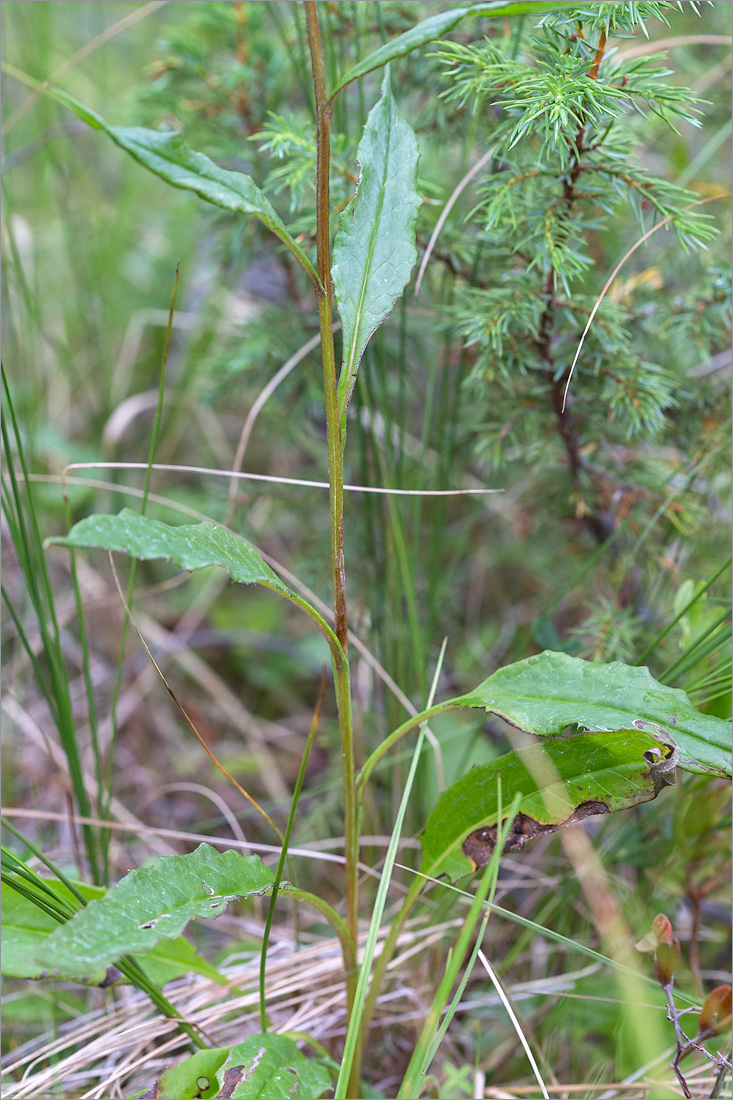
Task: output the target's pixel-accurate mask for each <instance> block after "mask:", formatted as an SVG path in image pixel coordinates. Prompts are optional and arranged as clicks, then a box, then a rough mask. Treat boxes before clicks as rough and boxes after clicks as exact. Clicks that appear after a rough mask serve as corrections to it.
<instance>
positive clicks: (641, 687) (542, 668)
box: [455, 650, 731, 776]
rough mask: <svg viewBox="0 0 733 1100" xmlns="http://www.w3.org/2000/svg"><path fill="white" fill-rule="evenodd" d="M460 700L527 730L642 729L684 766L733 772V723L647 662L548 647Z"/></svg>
mask: <svg viewBox="0 0 733 1100" xmlns="http://www.w3.org/2000/svg"><path fill="white" fill-rule="evenodd" d="M455 704H456V706H462V707H484V708H485V709H486V710H487V711H491V712H492V713H493V714H497V715H499V717H500V718H504V719H505V720H506V721H507V722H509V723H510V724H511V725H513V726H517V727H518V728H519V729H521V730H526V731H527V732H528V733H534V734H537V735H539V736H544V737H552V736H554V735H556V734H559V733H562V731H563V730H564V729H565V727H566V726H572V725H575V726H579V727H581V728H582V729H584V730H587V731H588V732H589V733H600V732H604V731H612V730H619V729H640V730H648V731H649V732H651V733H657V734H659V735H660V736H661V738H662V739H663V740H664V741H666V742H667V743H669V744H674V745H676V746H677V749H678V753H679V759H678V764H679V766H680V767H681V768H683V769H684V770H685V771H691V772H703V773H708V774H712V775H720V776H730V775H731V725H730V722H726V721H725V720H724V719H722V718H716V717H715V716H714V715H712V714H702V713H701V712H700V711H699V710H696V709H695V707H693V705H692V703H691V702H690V700H689V699H688V698H687V695H686V694H685V693H684V691H681V690H679V689H678V688H671V687H667V686H666V685H664V684H660V683H659V682H658V681H657V680H655V679H654V678H653V676H652V675H651V673H650V672H649V669H648V668H645V667H643V666H642V667H633V668H632V667H630V666H629V665H625V664H622V663H621V662H620V661H614V662H613V663H612V664H597V663H595V662H593V661H583V660H581V659H580V658H578V657H570V656H569V655H568V654H567V653H558V652H555V651H552V650H546V651H545V652H544V653H539V654H538V655H537V656H536V657H528V658H527V659H526V660H524V661H518V662H517V663H516V664H513V665H507V666H506V667H505V668H500V669H499V670H498V671H497V672H495V673H493V675H491V676H489V678H488V680H484V682H483V683H482V684H479V686H478V687H477V688H476V689H475V690H474V691H471V692H469V693H468V694H467V695H463V696H461V698H460V699H456V700H455Z"/></svg>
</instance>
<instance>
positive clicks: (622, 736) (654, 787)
mask: <svg viewBox="0 0 733 1100" xmlns="http://www.w3.org/2000/svg"><path fill="white" fill-rule="evenodd" d="M674 763H675V758H674V750H673V748H672V746H671V745H663V744H661V743H660V741H659V740H658V739H657V738H655V737H654V736H653V735H652V734H650V733H644V732H641V731H639V730H619V731H617V732H614V733H605V734H604V733H596V734H578V735H576V736H574V737H565V738H559V739H557V740H554V741H548V742H546V743H545V744H542V745H532V746H531V747H530V748H527V749H517V750H515V751H514V752H510V753H507V755H506V756H501V757H499V758H498V759H497V760H492V761H491V763H490V764H480V765H478V766H477V767H475V768H471V770H470V771H468V772H466V774H465V775H463V776H462V777H461V778H460V779H459V780H457V782H455V783H453V784H452V786H450V787H448V789H447V790H445V791H443V793H442V794H441V796H440V798H439V799H438V802H437V804H436V806H435V809H434V810H433V812H432V813H431V814H430V817H429V818H428V821H427V825H426V826H425V832H424V835H423V837H422V847H423V858H422V864H421V867H420V870H421V871H422V873H423V874H427V875H431V876H433V877H435V876H437V875H443V874H446V875H448V876H449V877H450V878H452V879H455V878H460V877H461V876H462V875H466V874H470V873H471V872H473V871H475V870H476V869H477V868H478V867H484V866H485V865H486V864H487V863H488V862H489V859H490V857H491V853H492V852H493V850H494V846H495V840H496V824H497V816H498V808H497V799H496V794H497V778H498V777H499V776H501V795H502V804H503V805H504V806H505V807H506V806H507V805H508V804H509V803H510V802H511V800H512V799H513V798H514V796H515V794H521V795H522V800H521V802H520V804H519V813H518V814H517V816H516V817H515V819H514V822H513V825H512V828H511V830H510V833H509V839H508V841H507V843H506V844H505V848H504V850H505V851H506V850H509V849H513V848H521V847H522V846H523V845H524V844H525V843H526V842H527V841H528V840H532V839H533V838H534V837H537V836H543V835H545V834H547V833H552V832H555V831H556V830H557V829H559V828H562V827H563V826H564V825H572V824H573V823H574V822H575V821H581V820H583V818H585V817H591V816H593V815H595V814H605V813H615V812H616V811H617V810H625V809H628V808H629V807H631V806H636V805H638V804H639V803H640V802H649V801H650V800H651V799H653V798H655V797H656V795H657V794H658V792H659V791H660V790H661V789H662V787H663V786H665V785H666V784H667V783H669V782H670V781H671V779H672V778H673V777H674Z"/></svg>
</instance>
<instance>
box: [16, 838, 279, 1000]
mask: <svg viewBox="0 0 733 1100" xmlns="http://www.w3.org/2000/svg"><path fill="white" fill-rule="evenodd" d="M271 885H272V871H270V870H269V869H268V868H267V867H266V866H265V865H264V863H263V862H262V861H261V860H260V859H259V858H258V857H257V856H242V855H240V854H239V852H235V851H228V852H217V851H215V849H214V848H212V847H211V845H210V844H201V845H199V847H198V848H197V849H196V851H195V852H191V853H189V854H188V855H185V856H163V857H161V858H160V859H157V860H155V862H154V863H151V864H150V865H149V866H147V867H141V868H139V870H137V871H131V872H130V874H129V875H126V876H125V877H124V878H123V879H122V880H121V881H120V882H118V883H117V885H116V886H114V887H112V889H111V890H108V891H107V893H106V894H105V895H104V897H103V898H100V899H99V900H97V901H90V903H89V904H88V905H87V906H86V908H84V909H80V910H79V912H78V913H77V914H76V915H75V916H74V917H72V919H71V920H70V921H68V922H67V923H66V924H61V925H59V926H58V927H57V928H56V929H55V931H54V932H52V933H51V935H50V936H49V937H48V939H46V940H45V941H44V943H43V944H42V945H41V947H40V948H39V949H38V951H37V953H36V959H37V961H38V962H39V963H40V964H41V965H42V966H44V967H45V968H46V969H48V970H50V971H52V972H54V973H59V972H60V973H63V974H64V975H71V976H73V977H74V978H75V979H76V980H78V979H79V978H88V976H89V975H90V974H96V973H98V972H99V970H100V968H101V969H102V970H103V969H105V968H106V967H107V966H109V965H110V964H111V963H113V962H114V961H115V959H118V958H119V957H120V955H125V954H128V953H135V952H141V951H149V950H150V949H151V948H152V947H154V946H155V944H156V943H157V942H158V940H160V939H162V938H165V939H176V938H177V937H178V936H180V934H181V932H182V931H183V929H184V928H185V927H186V925H187V924H188V922H189V920H191V919H192V917H218V916H219V915H220V914H221V913H223V912H224V910H225V909H226V907H227V904H228V903H229V902H230V901H233V900H234V898H244V897H249V896H250V895H251V894H259V893H262V892H263V891H264V890H267V889H268V888H269V887H270V886H271Z"/></svg>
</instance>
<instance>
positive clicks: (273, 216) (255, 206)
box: [44, 87, 320, 287]
mask: <svg viewBox="0 0 733 1100" xmlns="http://www.w3.org/2000/svg"><path fill="white" fill-rule="evenodd" d="M44 91H45V92H46V93H47V94H48V95H50V96H51V97H52V98H53V99H55V100H57V101H58V102H59V103H61V104H62V105H63V106H64V107H68V108H69V110H70V111H73V112H74V114H76V115H78V117H79V118H80V119H82V121H83V122H86V123H87V125H89V126H92V127H94V129H95V130H103V131H104V132H105V134H108V135H109V137H111V138H112V141H114V143H115V145H119V147H120V148H121V149H124V150H125V152H126V153H130V155H131V156H133V157H134V158H135V160H137V161H139V162H140V164H142V165H144V167H145V168H148V169H149V170H150V171H151V172H154V173H155V175H156V176H160V178H161V179H162V180H165V182H166V183H169V184H170V185H171V186H172V187H180V188H181V189H182V190H184V191H193V192H194V194H196V195H198V196H199V198H202V199H205V200H206V201H207V202H210V203H213V205H214V206H220V207H221V208H222V209H223V210H233V211H238V212H240V213H242V214H252V215H254V217H256V218H259V220H260V221H261V222H263V223H264V224H265V225H266V226H267V228H268V229H269V230H271V232H273V233H274V234H275V236H276V237H277V238H278V239H279V240H281V241H282V243H283V244H284V245H285V247H286V248H287V249H289V251H290V252H292V254H293V256H294V257H295V258H296V260H297V261H298V263H299V264H300V265H301V267H302V268H303V269H304V270H305V272H306V274H307V275H308V278H309V279H310V280H311V282H312V283H313V285H314V286H316V287H319V286H320V280H319V278H318V274H317V273H316V270H315V268H314V267H313V265H312V264H311V262H310V260H309V259H308V257H307V256H306V254H305V252H304V251H303V249H302V248H301V247H300V246H299V245H298V244H296V242H295V240H294V239H293V238H292V237H291V235H290V234H289V233H288V231H287V229H286V228H285V226H284V224H283V222H282V220H281V218H280V216H279V214H278V213H277V211H276V210H275V209H274V207H273V206H272V204H271V203H270V201H269V199H268V198H267V197H266V196H265V195H264V194H263V193H262V191H260V189H259V187H257V185H256V184H255V182H254V180H253V179H252V178H251V177H250V176H245V175H244V173H242V172H229V171H227V169H225V168H220V167H219V166H218V164H214V162H213V160H209V158H208V157H207V156H205V155H204V154H203V153H197V152H195V151H194V150H193V149H191V148H190V146H188V145H187V144H186V142H185V141H184V140H183V135H182V134H180V133H178V132H177V131H171V132H170V133H165V132H161V131H159V130H146V129H144V128H143V127H141V126H110V125H109V123H108V122H105V120H104V119H103V118H101V117H100V116H99V115H98V114H96V113H95V112H94V111H92V110H91V109H90V108H89V107H85V106H84V104H83V103H80V102H79V101H78V99H74V97H73V96H71V95H69V94H68V93H67V92H62V91H61V89H60V88H50V87H46V88H44Z"/></svg>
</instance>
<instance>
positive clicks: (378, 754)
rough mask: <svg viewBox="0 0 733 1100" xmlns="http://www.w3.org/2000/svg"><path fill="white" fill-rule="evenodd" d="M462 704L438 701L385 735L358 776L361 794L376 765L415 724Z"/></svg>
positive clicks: (457, 701)
mask: <svg viewBox="0 0 733 1100" xmlns="http://www.w3.org/2000/svg"><path fill="white" fill-rule="evenodd" d="M458 706H461V703H460V700H458V699H448V700H447V701H446V702H445V703H436V704H435V706H434V707H428V709H427V710H421V711H420V713H419V714H415V715H413V717H412V718H408V719H407V721H406V722H403V723H402V725H401V726H398V727H397V729H396V730H393V732H392V733H390V735H389V737H385V739H384V741H382V742H381V744H380V745H378V746H377V748H376V749H375V750H374V752H373V753H372V754H371V756H369V757H368V758H367V760H366V761H365V763H364V767H363V768H362V769H361V771H360V772H359V775H358V776H357V788H358V791H359V795H360V796H361V793H362V791H363V789H364V787H365V786H366V784H367V782H368V780H369V777H370V775H371V774H372V772H373V771H374V769H375V767H376V766H377V764H378V763H379V761H380V760H381V759H382V757H383V756H384V755H385V754H386V753H388V752H389V750H390V749H391V748H392V746H393V745H396V744H397V742H398V741H399V740H400V739H401V738H402V737H404V736H405V734H406V733H409V732H410V730H412V729H414V728H415V726H419V725H420V723H421V722H425V721H427V720H428V719H429V718H433V717H434V716H435V715H436V714H442V713H443V712H444V711H446V710H452V709H453V708H454V707H458Z"/></svg>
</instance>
